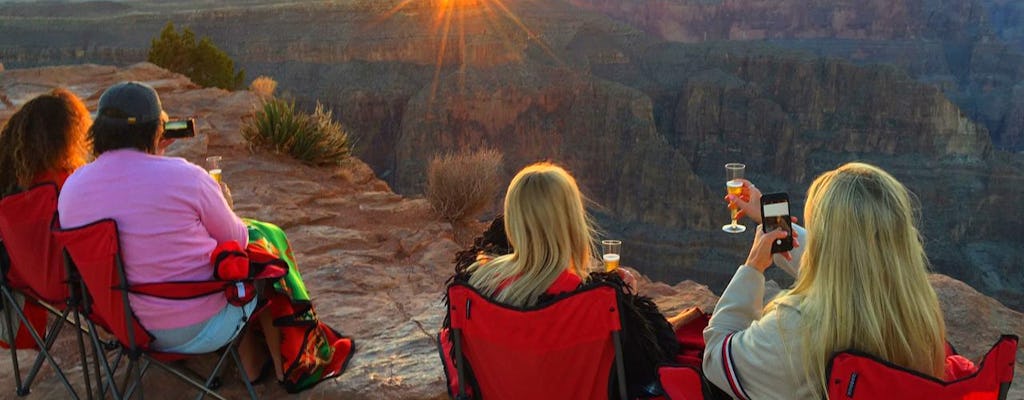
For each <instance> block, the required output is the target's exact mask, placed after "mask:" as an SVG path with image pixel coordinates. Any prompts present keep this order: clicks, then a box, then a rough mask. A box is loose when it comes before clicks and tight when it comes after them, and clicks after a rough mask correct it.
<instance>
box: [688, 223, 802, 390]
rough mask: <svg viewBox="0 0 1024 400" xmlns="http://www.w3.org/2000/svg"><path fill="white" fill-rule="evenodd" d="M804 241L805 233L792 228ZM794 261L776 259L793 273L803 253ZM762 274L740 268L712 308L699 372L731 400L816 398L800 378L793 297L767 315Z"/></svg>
mask: <svg viewBox="0 0 1024 400" xmlns="http://www.w3.org/2000/svg"><path fill="white" fill-rule="evenodd" d="M794 229H796V230H797V231H798V234H799V235H800V237H801V238H802V239H804V240H805V241H806V237H807V236H806V231H805V230H804V229H803V228H802V227H799V226H795V225H794ZM792 254H793V261H792V262H787V261H786V260H785V259H783V258H782V257H781V256H776V257H775V260H774V261H775V264H776V265H777V266H779V267H781V268H782V269H783V270H785V271H786V272H789V273H790V274H793V275H795V274H796V271H797V269H796V267H795V266H798V265H799V257H800V255H801V254H802V251H800V248H797V249H795V250H794V252H793V253H792ZM764 292H765V290H764V275H763V274H762V273H760V272H758V271H757V270H756V269H754V268H752V267H749V266H746V265H741V266H740V268H739V269H738V270H737V271H736V274H735V275H733V277H732V281H730V282H729V286H728V287H727V288H726V289H725V292H724V293H722V298H721V299H719V300H718V305H717V306H715V312H714V314H712V317H711V321H710V322H709V323H708V327H707V328H706V329H704V341H705V342H706V343H707V346H706V347H705V349H704V374H705V375H706V376H707V377H708V380H710V381H711V382H712V383H714V384H715V385H717V386H718V387H720V388H722V390H725V392H726V393H729V394H731V395H732V396H733V398H736V399H747V400H767V399H787V400H789V399H815V400H817V399H816V398H815V396H813V394H812V391H811V388H812V386H811V385H810V382H808V381H807V378H806V377H805V375H804V369H803V361H802V359H801V355H800V352H799V349H800V348H801V347H802V344H801V343H800V341H801V339H800V336H799V334H798V333H797V332H798V331H797V328H798V327H799V324H800V310H799V309H797V307H796V302H797V301H798V299H787V300H786V301H785V302H783V303H780V304H779V306H778V307H777V308H776V309H775V310H774V311H772V312H770V313H768V314H765V315H761V310H762V308H764V307H763V306H764Z"/></svg>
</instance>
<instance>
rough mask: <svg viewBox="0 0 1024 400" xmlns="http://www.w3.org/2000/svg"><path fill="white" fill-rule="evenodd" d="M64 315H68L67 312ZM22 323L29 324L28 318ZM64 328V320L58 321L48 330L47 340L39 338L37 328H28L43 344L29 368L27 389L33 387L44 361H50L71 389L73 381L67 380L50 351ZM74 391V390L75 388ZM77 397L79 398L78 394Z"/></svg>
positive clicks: (26, 379) (26, 378)
mask: <svg viewBox="0 0 1024 400" xmlns="http://www.w3.org/2000/svg"><path fill="white" fill-rule="evenodd" d="M63 316H65V317H67V314H65V315H63ZM22 323H25V324H29V320H28V318H25V319H23V321H22ZM62 329H63V322H62V321H58V322H56V324H55V326H53V328H52V329H50V331H49V332H47V334H46V340H45V341H44V340H43V339H42V338H39V334H38V332H36V330H35V329H26V330H28V331H29V334H30V335H32V337H33V338H34V339H37V340H38V342H37V343H42V344H43V345H42V347H41V348H40V349H39V355H37V356H36V362H34V363H33V364H32V369H30V370H29V375H28V376H26V377H25V387H26V389H28V388H31V387H32V383H33V382H34V381H35V380H36V375H37V374H39V369H40V368H42V366H43V361H48V362H49V363H50V366H52V367H53V370H54V371H56V373H57V376H58V377H59V379H60V380H61V381H65V385H67V386H68V388H69V390H71V383H69V382H67V381H68V377H67V376H65V374H63V372H62V371H61V370H60V367H58V366H57V364H56V361H55V360H53V357H52V355H50V352H49V350H50V348H51V347H53V343H54V342H56V340H57V336H58V335H60V331H61V330H62ZM72 391H73V392H74V390H72ZM75 397H76V398H77V396H75Z"/></svg>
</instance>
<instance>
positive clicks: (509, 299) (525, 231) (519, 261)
mask: <svg viewBox="0 0 1024 400" xmlns="http://www.w3.org/2000/svg"><path fill="white" fill-rule="evenodd" d="M505 234H506V235H507V236H508V239H509V244H511V245H512V248H513V251H512V253H510V254H507V255H504V256H500V257H497V258H495V259H493V260H490V261H481V262H477V263H476V264H473V265H472V266H470V268H469V270H470V271H472V272H473V274H472V276H471V277H470V279H469V284H470V285H472V286H473V287H475V288H477V289H478V290H480V291H481V292H482V293H484V294H485V295H487V296H490V297H492V298H494V299H495V300H497V301H499V302H502V303H505V304H509V305H512V306H517V307H526V306H531V305H534V304H536V303H537V298H538V296H540V295H541V294H542V293H544V291H545V290H547V288H548V287H549V286H551V284H552V283H553V282H554V281H555V279H556V278H557V277H558V275H560V274H561V273H562V272H563V271H565V270H566V269H569V270H570V271H571V272H572V273H574V274H576V276H579V277H580V279H583V280H586V279H587V277H588V263H589V262H590V255H591V254H592V253H593V249H592V246H593V237H594V229H593V224H592V222H591V220H590V217H589V216H588V214H587V212H586V209H585V207H584V198H583V195H582V194H581V193H580V190H579V187H578V186H577V185H576V179H574V178H573V177H572V175H569V173H568V172H566V171H565V170H564V169H562V168H561V167H559V166H557V165H555V164H551V163H547V162H543V163H537V164H533V165H530V166H527V167H526V168H523V170H521V171H519V173H518V174H516V176H515V178H512V183H510V184H509V186H508V192H507V193H506V194H505Z"/></svg>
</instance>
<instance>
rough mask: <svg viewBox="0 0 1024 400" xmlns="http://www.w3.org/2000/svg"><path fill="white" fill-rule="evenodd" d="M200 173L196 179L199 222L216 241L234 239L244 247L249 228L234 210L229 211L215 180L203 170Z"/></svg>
mask: <svg viewBox="0 0 1024 400" xmlns="http://www.w3.org/2000/svg"><path fill="white" fill-rule="evenodd" d="M201 175H202V176H200V177H198V178H197V179H196V182H198V185H197V195H196V199H197V202H198V204H197V209H198V210H197V211H198V213H199V220H200V222H202V224H203V226H205V227H206V231H207V232H209V233H210V237H212V238H214V239H215V240H217V242H226V241H229V240H234V241H237V242H238V243H239V244H241V245H242V247H245V245H246V244H247V243H248V242H249V230H248V228H246V226H245V223H244V222H242V219H241V218H238V216H237V215H235V212H234V211H231V207H230V206H229V205H228V202H227V200H226V199H225V198H224V195H223V194H222V193H221V188H220V185H218V184H217V181H215V180H213V178H212V177H210V175H208V174H206V173H205V172H203V173H202V174H201Z"/></svg>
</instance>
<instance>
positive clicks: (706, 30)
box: [569, 0, 1024, 151]
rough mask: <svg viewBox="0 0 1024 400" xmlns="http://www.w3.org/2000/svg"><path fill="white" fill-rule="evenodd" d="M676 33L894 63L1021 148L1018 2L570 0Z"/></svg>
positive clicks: (690, 38)
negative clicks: (947, 96) (946, 95)
mask: <svg viewBox="0 0 1024 400" xmlns="http://www.w3.org/2000/svg"><path fill="white" fill-rule="evenodd" d="M569 1H570V2H571V3H573V4H575V5H577V6H580V7H581V8H584V9H588V10H594V11H599V12H601V13H604V14H606V15H609V16H611V17H613V18H615V19H618V20H622V21H625V22H628V23H630V24H632V25H634V26H636V27H638V28H640V29H643V30H644V31H646V32H648V33H649V34H651V35H654V36H656V37H659V38H662V39H665V40H669V41H676V42H687V43H697V42H715V41H721V40H733V41H758V42H764V43H772V44H775V45H779V46H782V47H787V48H796V49H804V50H810V51H813V52H815V53H817V54H819V55H822V56H828V57H839V58H844V59H847V60H850V61H853V62H857V63H862V64H865V65H867V64H895V65H898V66H900V67H901V68H902V69H904V70H905V71H907V72H908V73H909V74H910V75H911V76H912V77H914V78H915V79H916V80H918V81H921V82H926V83H930V84H935V85H936V86H938V87H940V88H941V89H942V90H943V91H944V92H945V93H947V94H948V95H949V97H951V98H952V99H953V100H954V101H955V102H956V103H957V104H958V105H959V106H960V107H961V108H962V109H964V110H965V112H966V113H967V114H968V115H969V116H970V117H971V118H972V119H974V120H977V121H979V122H982V123H983V124H984V125H985V126H986V127H987V128H988V130H989V131H990V132H991V133H992V137H993V139H994V141H995V143H996V145H997V146H998V147H1000V148H1003V149H1008V150H1011V151H1020V150H1024V146H1022V144H1021V141H1020V137H1021V135H1024V132H1022V130H1021V128H1019V125H1018V122H1017V121H1020V119H1021V117H1022V116H1021V113H1020V111H1019V109H1015V108H1013V107H1011V106H1010V105H1011V104H1019V103H1020V102H1021V101H1024V100H1022V99H1021V97H1020V96H1021V93H1019V92H1014V91H1013V88H1014V87H1015V85H1019V83H1020V82H1022V81H1024V32H1022V31H1021V30H1020V29H1019V27H1020V26H1022V25H1024V11H1022V10H1024V6H1022V5H1021V3H1019V2H1006V1H999V0H969V1H938V2H936V1H927V0H896V1H847V0H829V1H815V2H810V3H808V2H804V1H762V0H735V1H704V0H657V1H636V0H569Z"/></svg>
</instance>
